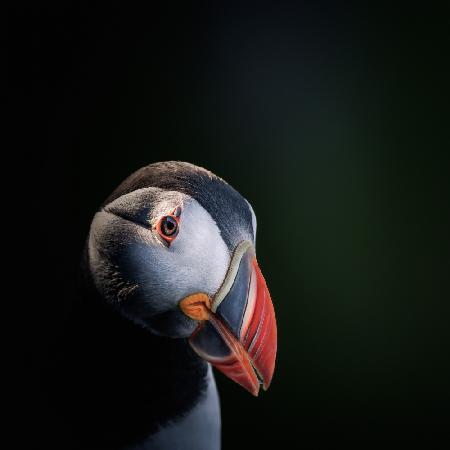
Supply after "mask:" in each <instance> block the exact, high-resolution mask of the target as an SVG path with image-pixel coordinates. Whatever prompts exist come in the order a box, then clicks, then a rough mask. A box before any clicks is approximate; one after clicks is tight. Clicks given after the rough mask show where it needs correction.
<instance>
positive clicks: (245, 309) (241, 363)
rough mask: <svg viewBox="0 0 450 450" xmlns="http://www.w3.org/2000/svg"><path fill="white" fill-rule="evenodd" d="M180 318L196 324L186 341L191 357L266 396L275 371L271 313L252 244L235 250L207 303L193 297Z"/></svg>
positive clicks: (183, 305) (186, 300) (199, 295)
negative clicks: (204, 362)
mask: <svg viewBox="0 0 450 450" xmlns="http://www.w3.org/2000/svg"><path fill="white" fill-rule="evenodd" d="M180 307H181V309H182V310H183V312H184V313H185V314H186V315H188V316H189V317H191V318H193V319H196V320H198V321H199V326H198V327H197V329H196V330H195V331H194V333H193V334H192V336H190V338H189V343H190V345H191V347H192V348H193V349H194V351H195V352H196V353H197V354H198V355H199V356H200V357H201V358H203V359H205V360H206V361H208V362H209V363H211V364H212V365H213V366H214V367H215V368H216V369H218V370H220V371H221V372H222V373H224V374H225V375H226V376H228V377H229V378H231V379H232V380H233V381H235V382H236V383H238V384H240V385H241V386H242V387H244V388H245V389H247V390H248V391H249V392H251V393H252V394H253V395H255V396H257V395H258V393H259V386H260V384H262V385H263V389H264V390H267V389H268V387H269V385H270V382H271V380H272V376H273V372H274V369H275V357H276V352H277V326H276V321H275V312H274V308H273V304H272V301H271V298H270V294H269V290H268V289H267V286H266V282H265V280H264V277H263V275H262V273H261V270H260V269H259V266H258V263H257V261H256V257H255V250H254V247H253V245H252V243H250V242H248V241H244V242H241V243H240V244H239V245H238V246H237V247H236V249H235V251H234V254H233V257H232V259H231V263H230V266H229V268H228V272H227V275H226V277H225V280H224V281H223V283H222V286H221V288H220V289H219V291H218V292H217V294H216V295H215V296H214V297H213V298H212V299H210V298H209V297H208V296H207V295H206V294H203V293H197V294H193V295H190V296H188V297H186V298H184V299H183V300H182V301H181V302H180Z"/></svg>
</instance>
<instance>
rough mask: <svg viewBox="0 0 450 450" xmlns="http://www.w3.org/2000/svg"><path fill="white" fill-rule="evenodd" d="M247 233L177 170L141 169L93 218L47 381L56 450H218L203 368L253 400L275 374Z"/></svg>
mask: <svg viewBox="0 0 450 450" xmlns="http://www.w3.org/2000/svg"><path fill="white" fill-rule="evenodd" d="M256 223H257V222H256V216H255V213H254V210H253V208H252V206H251V205H250V203H249V202H248V201H247V200H246V199H245V198H244V197H243V196H242V195H241V194H240V193H239V192H238V191H236V190H235V189H234V188H233V187H231V186H230V185H229V184H228V183H227V182H226V181H224V180H223V179H222V178H220V177H218V176H217V175H214V174H213V173H212V172H210V171H208V170H207V169H204V168H202V167H199V166H196V165H193V164H191V163H187V162H180V161H166V162H158V163H152V164H150V165H147V166H144V167H142V168H141V169H139V170H137V171H136V172H134V173H133V174H131V175H130V176H129V177H128V178H126V179H125V180H124V181H123V182H122V183H121V184H119V186H118V187H117V188H116V189H115V190H114V191H113V192H112V194H111V195H109V197H108V198H107V199H106V200H105V201H104V202H103V203H102V204H101V205H100V207H99V209H98V210H97V211H96V212H95V214H94V216H93V219H92V222H91V225H90V229H89V232H88V236H87V239H86V245H85V248H84V252H83V257H82V261H81V270H80V277H79V283H78V287H77V293H76V301H75V302H74V304H73V305H72V307H71V311H70V314H69V319H68V320H67V321H66V323H65V325H64V336H63V337H61V339H59V341H58V344H59V351H58V352H57V354H58V355H59V358H57V360H56V361H57V362H56V363H55V366H54V367H53V370H52V376H51V377H50V378H49V380H50V381H49V382H50V384H52V387H53V391H55V392H56V395H54V397H55V398H54V400H55V405H56V411H57V412H58V415H59V416H60V417H59V421H56V422H55V424H54V428H55V429H56V428H58V427H65V431H66V432H65V436H67V438H66V439H67V442H66V443H65V444H64V445H62V446H61V448H77V449H78V448H86V449H87V448H88V449H127V450H150V449H160V450H168V449H171V450H177V449H183V450H191V449H192V450H194V449H195V450H218V449H220V448H221V418H220V400H219V394H218V390H217V386H216V383H215V379H214V373H213V367H214V368H215V370H218V371H220V372H222V373H223V374H224V375H225V376H227V377H228V378H230V379H231V380H233V381H234V382H236V383H237V384H238V385H240V386H241V387H243V388H244V389H246V390H247V391H249V392H250V393H251V394H252V395H253V396H258V394H259V391H260V387H262V388H263V389H264V390H267V389H268V387H269V385H270V383H271V380H272V377H273V373H274V369H275V360H276V353H277V327H276V318H275V312H274V307H273V303H272V300H271V296H270V293H269V290H268V288H267V284H266V281H265V279H264V277H263V275H262V272H261V269H260V267H259V265H258V262H257V259H256V250H255V242H256ZM55 387H56V389H55ZM69 441H70V442H69ZM69 444H70V445H69Z"/></svg>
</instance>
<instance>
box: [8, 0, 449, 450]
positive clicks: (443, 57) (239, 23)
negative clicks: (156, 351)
mask: <svg viewBox="0 0 450 450" xmlns="http://www.w3.org/2000/svg"><path fill="white" fill-rule="evenodd" d="M212 3H214V4H212ZM9 17H10V19H8V24H7V25H8V27H7V29H8V36H7V40H8V50H9V51H8V84H7V90H8V94H9V97H10V100H11V101H10V103H9V105H10V109H9V115H10V116H11V117H12V118H13V119H15V125H16V126H15V127H14V128H12V131H13V134H14V136H13V137H14V139H13V141H12V142H13V144H12V145H10V144H7V145H6V144H5V149H6V151H7V152H9V154H10V156H15V157H16V158H17V163H5V165H4V172H5V173H4V175H5V177H7V176H8V175H12V179H13V181H12V182H10V184H9V190H8V193H11V194H15V196H16V197H15V198H16V199H15V206H18V209H19V210H20V211H19V214H20V215H19V216H17V217H19V219H18V220H16V221H15V222H14V223H13V228H16V229H18V230H19V229H20V234H19V237H18V238H17V239H16V240H15V243H16V244H17V243H19V244H22V245H20V246H17V249H16V257H17V261H16V260H14V261H15V262H14V264H12V263H11V265H12V266H13V272H14V273H15V275H17V277H18V278H19V280H18V282H17V283H18V284H16V285H15V286H16V295H15V302H16V303H17V304H18V305H19V307H20V308H21V312H20V313H19V315H18V316H16V317H17V318H16V319H14V320H13V323H14V327H13V328H14V331H13V332H12V333H13V334H12V336H11V340H12V341H18V340H21V341H23V343H24V344H25V345H24V347H21V350H18V352H21V356H24V357H25V363H26V366H25V367H26V369H25V371H24V372H23V373H22V374H23V375H24V377H23V378H24V381H23V383H22V385H21V387H19V388H18V390H19V392H15V393H21V392H20V391H23V392H24V393H26V395H25V396H23V397H24V399H23V400H17V403H18V405H19V409H20V411H19V417H18V418H19V423H20V426H21V428H22V431H23V432H22V433H21V434H19V435H18V436H17V442H19V443H20V442H21V440H22V439H23V438H24V437H25V435H30V434H31V435H32V436H34V443H35V445H36V448H37V447H40V446H41V443H42V442H44V440H45V442H46V443H47V445H50V443H51V442H52V440H57V439H58V432H57V430H55V435H54V436H52V435H51V434H50V435H49V434H48V433H47V431H45V432H44V431H43V430H48V429H49V424H50V428H51V424H52V423H53V417H54V413H53V411H52V409H51V406H49V405H48V402H47V401H46V397H45V395H44V393H43V391H42V390H41V389H40V380H39V373H40V370H39V367H40V365H41V362H42V360H43V359H45V357H44V356H43V355H45V353H46V349H47V347H48V346H49V345H50V343H51V342H52V341H53V340H55V339H57V336H58V324H59V323H60V319H61V317H63V316H64V314H65V313H66V311H67V309H68V305H67V302H66V301H65V298H66V296H67V295H66V294H67V293H68V291H70V289H71V281H70V280H71V279H72V278H73V277H74V275H75V273H76V272H77V269H78V261H79V257H80V254H81V249H82V247H83V244H84V239H85V238H86V235H87V232H88V228H89V223H90V220H91V218H92V216H93V214H94V212H95V210H96V208H97V207H98V205H99V204H100V203H101V202H102V201H103V200H104V199H105V197H106V196H107V195H108V194H109V193H110V192H111V191H112V189H113V188H114V187H115V186H116V185H117V184H118V183H119V182H120V181H121V180H122V179H123V178H125V177H126V176H127V175H129V174H130V173H131V172H132V171H134V170H136V169H138V168H139V167H141V166H143V165H146V164H148V163H151V162H155V161H161V160H185V161H190V162H192V163H195V164H198V165H201V166H204V167H206V168H208V169H210V170H212V171H213V172H215V173H216V174H218V175H219V176H222V177H223V178H225V179H226V180H227V181H228V182H229V183H231V184H232V185H233V186H234V187H235V188H237V189H238V190H239V191H240V192H241V193H242V194H243V195H244V196H245V197H246V198H247V199H248V200H249V201H250V202H251V203H252V205H253V207H254V209H255V211H256V214H257V217H258V239H257V248H258V259H259V262H260V265H261V267H262V270H263V273H264V274H265V277H266V279H267V282H268V285H269V288H270V290H271V293H272V298H273V300H274V304H275V308H276V311H277V317H278V328H279V354H278V360H277V361H278V362H277V370H276V374H275V378H274V380H273V384H272V387H271V389H270V390H269V392H267V393H263V394H262V395H261V397H260V398H258V399H254V398H252V397H251V396H250V395H249V394H247V393H246V392H244V391H243V390H242V389H240V388H239V387H238V386H236V385H234V384H233V383H231V382H230V381H229V380H227V379H225V378H223V377H222V376H221V375H220V374H218V375H217V380H218V385H219V390H220V393H221V398H222V409H223V445H224V448H225V449H238V448H247V447H248V446H249V445H251V446H252V448H266V446H270V445H274V444H280V443H283V442H290V443H291V445H292V447H294V448H296V447H297V446H298V447H302V446H306V447H308V446H309V444H310V443H312V442H316V441H318V440H330V441H333V442H335V441H338V440H341V439H363V440H367V441H373V440H377V439H383V440H391V439H410V438H414V437H416V436H417V435H418V434H421V435H423V436H425V437H426V439H427V440H429V441H432V440H436V439H440V437H442V436H441V435H442V433H443V432H448V428H449V401H450V395H449V394H450V388H449V378H450V377H449V375H450V367H449V343H450V340H449V325H448V322H449V314H448V312H449V308H448V302H449V300H450V296H449V289H448V284H449V254H448V244H449V237H448V234H449V214H448V210H449V202H448V195H447V194H448V187H449V186H448V185H449V183H448V179H449V156H448V153H449V150H450V148H449V118H450V117H449V103H448V99H449V97H448V82H449V71H448V54H449V46H448V37H449V36H448V35H449V28H450V27H449V23H448V15H447V14H444V11H440V10H437V9H436V10H432V9H431V8H429V9H427V10H424V9H423V8H417V9H415V8H413V7H412V6H411V5H409V6H408V8H406V9H399V10H394V9H393V8H392V7H390V8H386V9H383V8H381V7H378V8H369V7H368V6H367V5H365V6H361V7H359V8H358V7H350V6H348V5H339V6H335V7H331V6H329V5H326V4H323V3H317V2H311V3H296V6H295V7H294V6H292V5H291V4H287V3H286V4H281V3H277V4H275V3H273V4H267V3H266V4H262V3H257V4H250V3H245V5H238V4H232V3H229V2H227V4H226V5H225V2H222V3H221V4H219V3H218V2H205V3H204V4H200V3H199V4H196V5H195V6H191V5H188V4H186V3H185V4H184V6H179V5H176V4H175V3H172V4H168V5H167V6H165V7H162V6H161V5H159V6H156V5H151V6H149V8H148V10H144V9H137V8H135V7H133V6H125V3H124V4H123V6H121V7H113V6H111V5H110V4H106V5H104V6H102V7H100V6H95V5H94V4H93V3H89V4H87V5H81V4H79V3H75V2H73V3H70V2H58V3H55V4H45V2H39V5H32V6H30V5H27V4H25V3H21V4H20V5H17V6H16V7H14V8H12V9H11V15H10V16H9ZM19 248H20V249H19ZM24 318H27V319H31V320H30V322H31V324H30V325H29V326H28V325H27V326H25V325H24V322H23V319H24ZM68 388H69V389H70V386H69V387H68ZM80 414H82V411H80ZM31 430H32V431H31ZM34 433H36V434H34ZM439 436H440V437H439ZM38 444H39V445H38Z"/></svg>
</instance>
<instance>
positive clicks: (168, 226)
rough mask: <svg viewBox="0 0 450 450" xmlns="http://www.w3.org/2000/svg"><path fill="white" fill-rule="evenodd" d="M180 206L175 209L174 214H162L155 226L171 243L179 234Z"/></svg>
mask: <svg viewBox="0 0 450 450" xmlns="http://www.w3.org/2000/svg"><path fill="white" fill-rule="evenodd" d="M180 214H181V210H180V207H177V208H175V209H174V211H173V212H172V214H168V215H166V216H162V217H161V218H160V219H159V220H158V223H157V224H156V226H155V228H156V231H157V232H158V234H159V235H160V236H161V237H162V238H163V239H164V240H165V241H166V242H167V243H168V244H170V243H171V242H172V241H174V240H175V238H176V237H177V235H178V230H179V225H180Z"/></svg>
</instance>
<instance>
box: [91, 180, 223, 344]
mask: <svg viewBox="0 0 450 450" xmlns="http://www.w3.org/2000/svg"><path fill="white" fill-rule="evenodd" d="M177 207H180V208H181V214H180V216H179V224H178V234H177V235H176V238H175V239H174V240H173V241H171V242H170V244H168V243H167V242H166V241H165V239H164V238H163V237H162V236H161V235H160V234H159V233H158V231H157V224H158V222H159V221H160V219H161V218H162V217H164V216H166V215H170V214H171V213H172V212H173V211H174V210H175V209H176V208H177ZM230 258H231V252H230V250H229V249H228V247H227V245H226V244H225V242H224V240H223V239H222V236H221V234H220V230H219V228H218V226H217V224H216V222H215V221H214V220H213V218H212V217H211V215H210V214H209V213H208V212H207V211H206V210H205V209H204V208H203V207H202V206H201V205H200V204H199V203H198V202H197V201H196V200H194V199H193V198H191V197H189V196H187V195H185V194H181V193H179V192H175V191H166V190H162V189H158V188H145V189H139V190H137V191H134V192H132V193H129V194H126V195H123V196H121V197H119V198H118V199H116V200H115V201H113V202H112V203H110V204H109V205H107V206H106V207H105V208H103V209H102V210H101V211H99V212H98V213H97V214H96V215H95V217H94V220H93V221H92V225H91V230H90V235H89V262H90V268H91V273H92V275H93V281H94V283H95V285H96V287H97V289H98V290H99V292H100V293H101V295H102V296H103V297H104V298H106V299H107V300H108V301H109V302H111V303H113V304H115V305H117V307H118V308H119V310H120V311H121V312H122V313H123V314H124V315H125V316H127V317H129V318H131V319H132V320H134V321H135V322H138V323H140V324H142V325H144V326H146V327H147V328H149V329H150V330H151V331H153V332H154V333H157V334H162V335H166V336H171V337H187V336H189V335H190V334H191V333H192V332H193V331H194V329H195V327H196V323H195V322H194V321H193V320H191V319H189V318H187V317H186V316H185V315H184V314H183V313H182V312H181V310H180V309H179V307H178V302H179V301H180V300H181V299H183V298H184V297H186V296H188V295H190V294H193V293H197V292H204V293H206V294H208V295H210V296H213V295H214V294H215V293H216V292H217V291H218V290H219V288H220V286H221V284H222V282H223V280H224V278H225V275H226V272H227V269H228V266H229V264H230Z"/></svg>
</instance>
